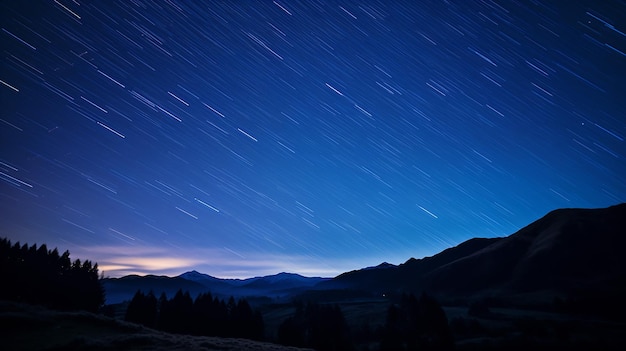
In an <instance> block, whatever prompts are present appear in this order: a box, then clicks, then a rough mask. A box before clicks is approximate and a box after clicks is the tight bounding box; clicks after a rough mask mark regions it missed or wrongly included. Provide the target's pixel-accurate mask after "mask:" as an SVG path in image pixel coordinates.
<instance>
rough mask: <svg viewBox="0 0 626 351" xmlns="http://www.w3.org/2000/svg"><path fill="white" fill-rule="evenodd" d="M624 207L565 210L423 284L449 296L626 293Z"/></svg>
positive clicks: (448, 266) (437, 271)
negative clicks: (549, 292) (625, 283)
mask: <svg viewBox="0 0 626 351" xmlns="http://www.w3.org/2000/svg"><path fill="white" fill-rule="evenodd" d="M624 233H626V204H621V205H617V206H612V207H609V208H605V209H562V210H556V211H552V212H550V213H548V214H547V215H546V216H544V217H543V218H541V219H539V220H537V221H535V222H533V223H531V224H530V225H528V226H526V227H525V228H522V229H521V230H519V231H518V232H516V233H515V234H512V235H511V236H509V237H506V238H503V239H501V240H498V241H496V242H494V243H493V244H491V245H489V246H487V247H485V248H483V249H481V250H478V251H476V252H474V253H472V254H470V255H467V256H465V257H463V258H461V259H458V260H455V261H453V262H450V263H448V264H446V265H442V266H440V267H438V268H437V269H435V270H433V271H431V272H429V273H428V275H426V276H425V277H424V278H425V279H423V284H424V285H425V286H427V287H428V288H429V289H430V290H433V291H440V292H446V293H462V294H471V293H478V292H480V293H486V292H492V293H494V294H500V293H507V294H520V293H529V292H537V291H551V292H554V293H562V294H568V295H571V294H584V293H587V292H592V291H593V292H596V291H612V290H615V289H623V288H624V281H625V280H624V277H626V255H624V253H623V248H624V246H625V245H626V236H625V235H624Z"/></svg>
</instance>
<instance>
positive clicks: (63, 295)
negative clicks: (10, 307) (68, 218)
mask: <svg viewBox="0 0 626 351" xmlns="http://www.w3.org/2000/svg"><path fill="white" fill-rule="evenodd" d="M0 257H1V258H0V274H2V277H3V279H4V282H3V283H4V287H3V288H2V289H0V298H2V299H8V300H14V301H22V302H27V303H34V304H42V305H45V306H48V307H50V308H59V309H70V310H73V309H83V310H88V311H93V312H96V311H97V310H98V309H99V308H100V307H101V306H102V305H103V304H104V289H103V288H102V285H101V282H100V279H99V277H98V265H97V264H92V262H91V261H89V260H86V261H85V262H81V261H80V260H78V259H77V260H76V261H74V263H72V262H71V260H70V253H69V251H65V252H64V253H63V255H61V256H59V251H58V250H57V249H56V248H55V249H54V250H48V247H47V246H46V245H45V244H43V245H41V246H40V247H39V248H37V245H35V244H33V245H31V246H30V247H29V246H28V245H27V244H23V245H20V243H19V242H17V243H15V244H11V242H10V241H9V240H8V239H6V238H4V239H1V240H0Z"/></svg>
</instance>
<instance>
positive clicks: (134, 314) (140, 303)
mask: <svg viewBox="0 0 626 351" xmlns="http://www.w3.org/2000/svg"><path fill="white" fill-rule="evenodd" d="M124 319H125V320H127V321H129V322H133V323H139V324H143V325H145V326H147V327H150V328H154V327H156V321H157V299H156V297H155V296H154V293H153V292H152V291H150V292H149V293H148V294H147V295H144V293H143V292H141V290H137V292H136V293H135V296H133V299H132V300H131V301H130V304H129V305H128V309H127V310H126V316H125V318H124Z"/></svg>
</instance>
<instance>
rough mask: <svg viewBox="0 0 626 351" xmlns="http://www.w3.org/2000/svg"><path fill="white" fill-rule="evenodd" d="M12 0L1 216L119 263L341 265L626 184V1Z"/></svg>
mask: <svg viewBox="0 0 626 351" xmlns="http://www.w3.org/2000/svg"><path fill="white" fill-rule="evenodd" d="M0 6H1V9H0V12H1V13H2V15H1V16H2V21H1V23H2V32H1V33H0V45H1V47H2V53H3V56H2V58H1V59H2V68H1V71H0V80H1V82H0V83H2V84H1V85H0V94H1V95H0V96H1V106H2V117H1V118H0V213H1V215H0V235H2V236H5V237H8V238H9V239H11V240H12V241H20V242H22V243H23V242H28V243H29V244H32V243H38V244H40V243H46V244H47V245H48V246H50V247H55V246H56V247H59V249H61V250H65V249H69V250H70V252H71V253H72V256H73V257H80V258H88V259H92V260H94V261H96V262H98V263H99V264H100V267H101V269H102V270H104V272H105V275H108V276H121V275H125V274H130V273H138V274H149V273H150V274H168V275H176V274H180V273H182V272H184V271H187V270H191V269H197V270H199V271H202V272H204V273H207V274H211V275H214V276H218V277H251V276H257V275H265V274H273V273H278V272H281V271H289V272H296V273H300V274H303V275H309V276H313V275H318V276H334V275H336V274H339V273H341V272H344V271H347V270H352V269H357V268H361V267H365V266H371V265H376V264H378V263H380V262H383V261H387V262H391V263H395V264H398V263H401V262H404V261H406V260H407V259H408V258H409V257H418V258H419V257H423V256H429V255H433V254H435V253H437V252H439V251H441V250H443V249H445V248H447V247H450V246H453V245H456V244H458V243H460V242H462V241H464V240H467V239H469V238H472V237H494V236H506V235H509V234H512V233H513V232H515V231H516V230H518V229H520V228H522V227H523V226H525V225H526V224H529V223H530V222H532V221H533V220H536V219H538V218H539V217H541V216H542V215H544V214H545V213H547V212H548V211H550V210H553V209H556V208H563V207H605V206H610V205H614V204H617V203H620V202H623V201H624V199H626V180H625V178H624V176H623V175H624V174H626V162H625V161H624V158H625V157H626V146H625V143H624V138H625V137H626V118H625V117H624V116H626V102H625V101H624V99H623V91H626V83H625V82H626V80H625V79H624V78H626V54H625V53H626V35H625V34H624V32H625V31H626V28H622V27H620V23H625V19H624V18H623V17H622V18H620V17H619V16H618V14H620V13H621V14H623V13H625V10H626V9H625V8H624V5H623V4H619V2H617V1H604V2H602V3H601V4H597V3H596V2H594V1H587V2H583V1H579V2H575V3H568V4H563V5H561V4H559V3H558V2H556V4H555V3H554V2H547V1H541V2H530V1H521V2H512V1H498V2H492V1H485V2H466V1H450V2H447V3H446V2H440V1H420V2H413V1H406V2H403V1H399V2H391V3H389V4H387V3H385V2H377V1H363V2H352V1H341V2H336V1H298V2H295V1H232V2H231V1H211V2H200V1H199V2H177V1H173V2H161V1H154V2H152V1H135V2H128V1H107V2H99V1H85V2H75V1H66V0H59V1H54V2H48V1H32V2H28V4H23V3H21V2H3V3H2V4H1V5H0Z"/></svg>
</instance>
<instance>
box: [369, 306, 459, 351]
mask: <svg viewBox="0 0 626 351" xmlns="http://www.w3.org/2000/svg"><path fill="white" fill-rule="evenodd" d="M453 347H454V341H453V339H452V334H451V333H450V328H449V326H448V320H447V317H446V315H445V312H444V311H443V309H442V308H441V306H440V305H439V303H438V302H437V301H436V300H435V299H433V298H432V297H430V296H428V295H426V294H422V296H421V297H420V299H419V300H418V299H416V298H415V296H414V295H403V296H402V299H401V301H400V304H399V305H395V304H394V305H391V306H389V309H388V310H387V320H386V322H385V327H384V329H383V335H382V340H381V343H380V349H381V350H384V351H387V350H451V349H453Z"/></svg>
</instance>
